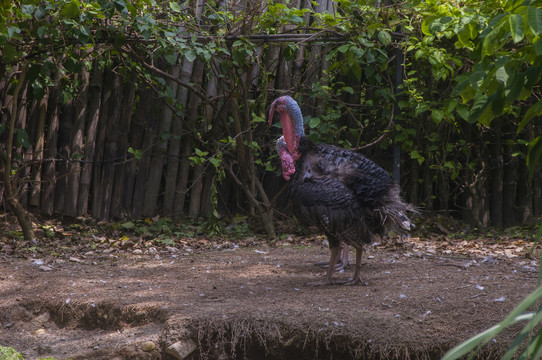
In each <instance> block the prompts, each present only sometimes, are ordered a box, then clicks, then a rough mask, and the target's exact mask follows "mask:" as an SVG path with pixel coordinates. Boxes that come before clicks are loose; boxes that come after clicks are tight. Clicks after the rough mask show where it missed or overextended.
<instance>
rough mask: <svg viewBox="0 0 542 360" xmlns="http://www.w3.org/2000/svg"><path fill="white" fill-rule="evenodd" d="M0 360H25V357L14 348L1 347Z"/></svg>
mask: <svg viewBox="0 0 542 360" xmlns="http://www.w3.org/2000/svg"><path fill="white" fill-rule="evenodd" d="M0 360H24V357H23V356H22V355H21V354H20V353H19V352H18V351H17V350H15V349H14V348H11V347H3V346H1V345H0Z"/></svg>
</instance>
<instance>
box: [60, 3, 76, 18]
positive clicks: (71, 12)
mask: <svg viewBox="0 0 542 360" xmlns="http://www.w3.org/2000/svg"><path fill="white" fill-rule="evenodd" d="M60 14H61V15H62V16H64V17H66V18H68V19H73V18H75V17H76V16H78V15H79V7H78V6H77V5H76V4H75V2H71V3H69V4H68V5H66V7H65V8H64V9H62V11H61V12H60Z"/></svg>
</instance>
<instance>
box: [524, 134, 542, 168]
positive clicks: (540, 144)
mask: <svg viewBox="0 0 542 360" xmlns="http://www.w3.org/2000/svg"><path fill="white" fill-rule="evenodd" d="M541 162H542V137H540V136H538V137H536V138H535V139H534V140H533V141H531V142H530V143H529V150H528V152H527V166H528V167H529V174H530V177H532V176H533V173H534V169H535V168H536V167H538V166H540V163H541Z"/></svg>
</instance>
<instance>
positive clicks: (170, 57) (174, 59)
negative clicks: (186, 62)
mask: <svg viewBox="0 0 542 360" xmlns="http://www.w3.org/2000/svg"><path fill="white" fill-rule="evenodd" d="M164 58H165V59H166V61H167V62H168V63H169V64H170V65H175V63H176V62H177V54H166V55H164Z"/></svg>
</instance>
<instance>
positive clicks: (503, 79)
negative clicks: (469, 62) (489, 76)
mask: <svg viewBox="0 0 542 360" xmlns="http://www.w3.org/2000/svg"><path fill="white" fill-rule="evenodd" d="M495 78H496V79H497V81H498V82H500V83H501V84H503V85H506V84H507V82H508V72H507V71H506V67H504V66H501V67H500V68H498V69H497V71H495Z"/></svg>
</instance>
